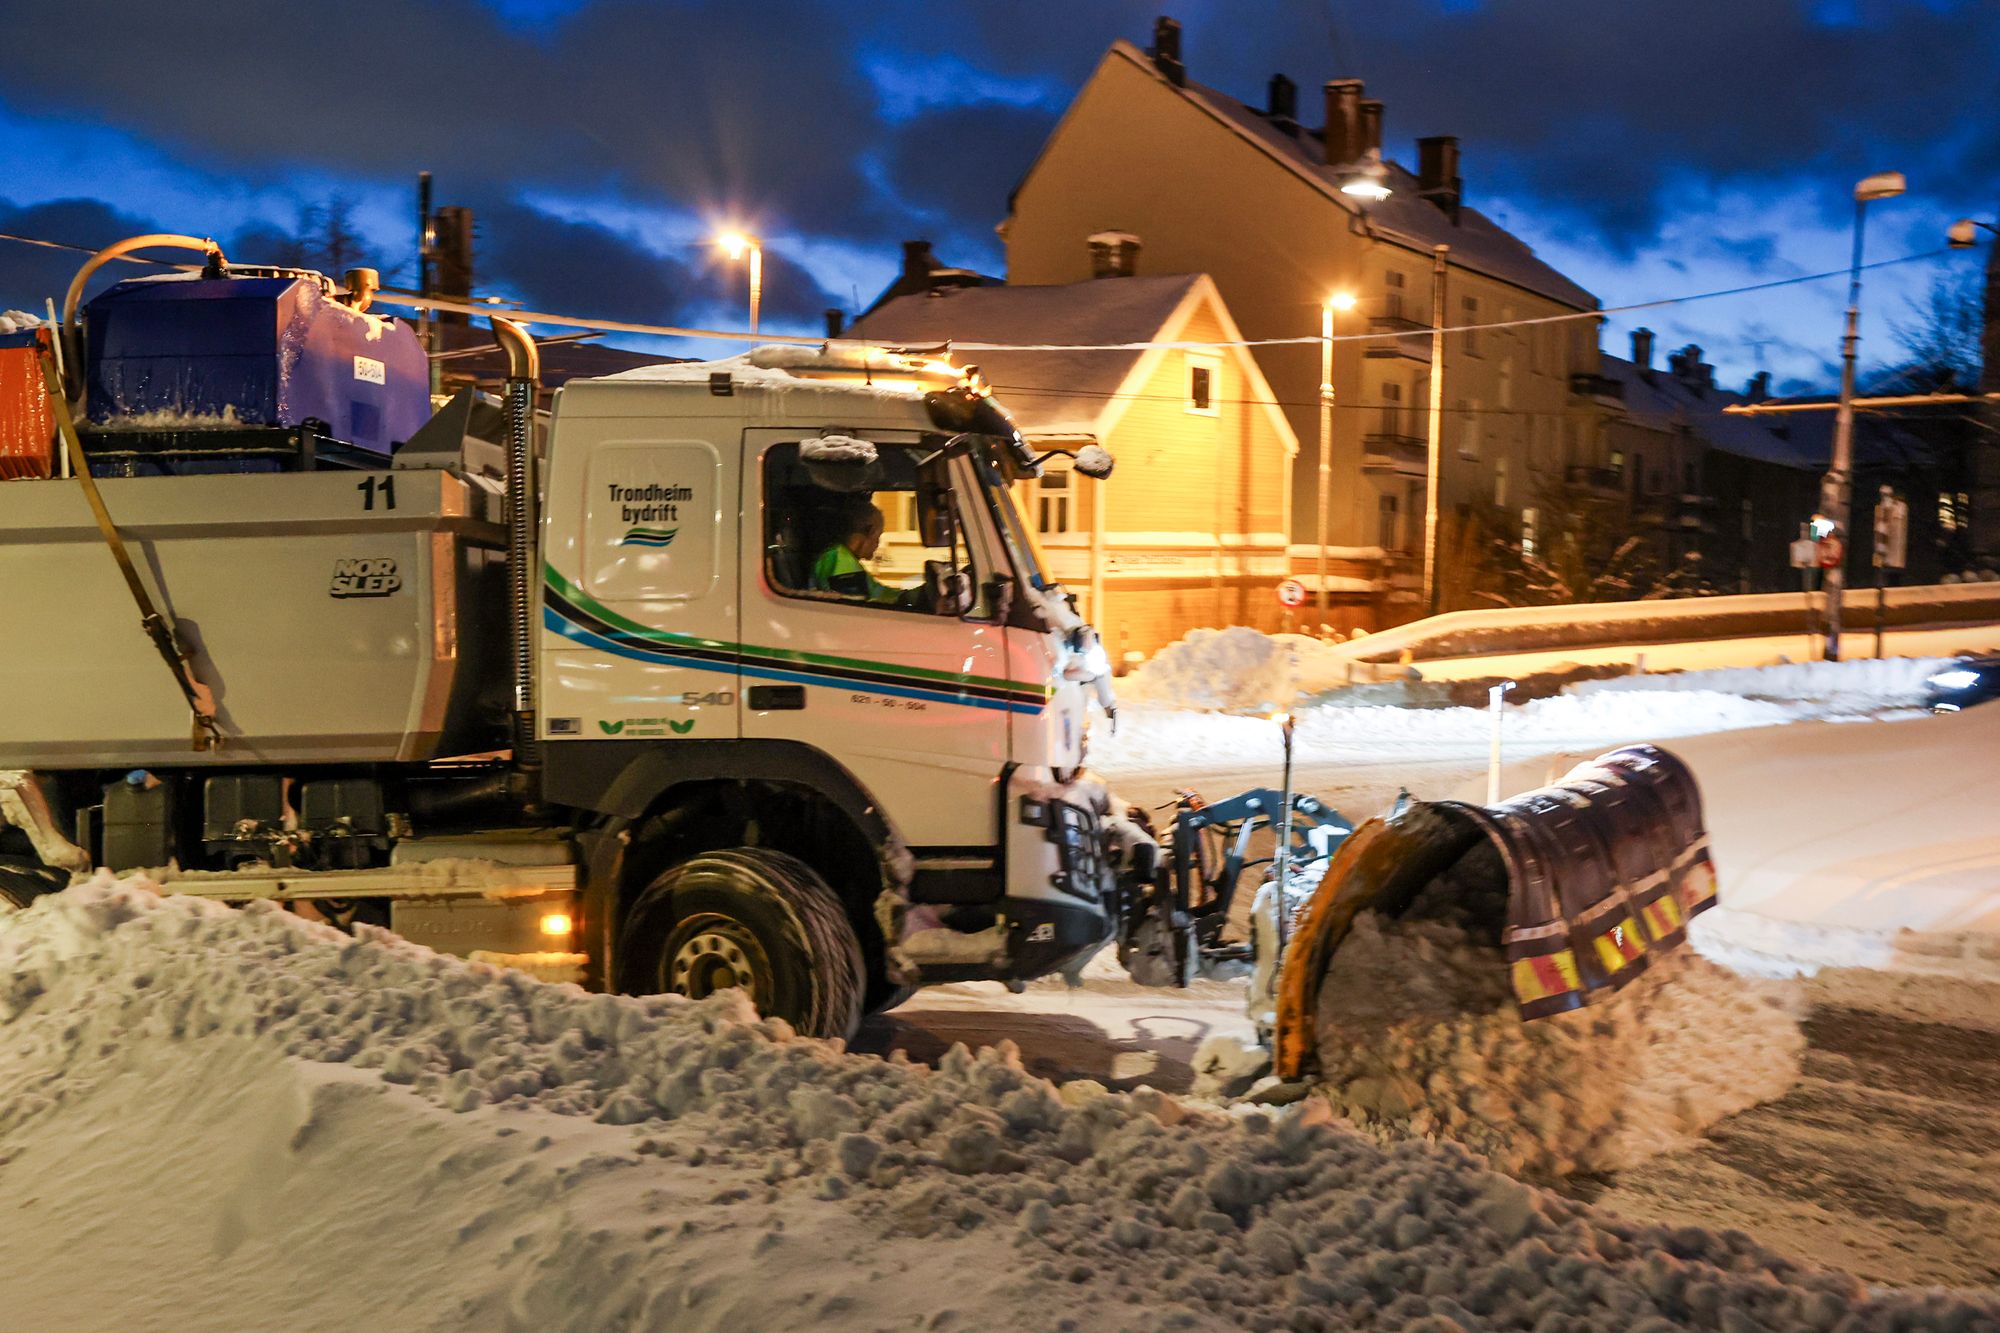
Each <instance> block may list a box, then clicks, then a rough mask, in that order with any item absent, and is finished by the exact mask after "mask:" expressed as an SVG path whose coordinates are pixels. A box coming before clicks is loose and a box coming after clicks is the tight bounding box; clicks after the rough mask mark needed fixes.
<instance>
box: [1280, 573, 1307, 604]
mask: <svg viewBox="0 0 2000 1333" xmlns="http://www.w3.org/2000/svg"><path fill="white" fill-rule="evenodd" d="M1305 604H1306V585H1305V584H1303V583H1300V582H1299V581H1298V580H1297V579H1286V580H1285V581H1284V582H1283V583H1280V584H1279V585H1278V605H1279V606H1304V605H1305Z"/></svg>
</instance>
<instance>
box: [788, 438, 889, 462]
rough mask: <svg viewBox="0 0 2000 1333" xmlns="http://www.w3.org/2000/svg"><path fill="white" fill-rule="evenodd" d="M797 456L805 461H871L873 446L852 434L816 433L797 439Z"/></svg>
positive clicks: (874, 453) (872, 459) (874, 454)
mask: <svg viewBox="0 0 2000 1333" xmlns="http://www.w3.org/2000/svg"><path fill="white" fill-rule="evenodd" d="M799 458H800V460H801V461H802V462H807V463H872V462H874V461H875V458H876V452H875V446H874V445H873V444H871V443H870V442H868V441H867V440H857V439H855V438H854V437H853V436H852V435H818V436H815V437H813V438H812V439H810V440H801V441H799Z"/></svg>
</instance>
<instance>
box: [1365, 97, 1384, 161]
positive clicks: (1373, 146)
mask: <svg viewBox="0 0 2000 1333" xmlns="http://www.w3.org/2000/svg"><path fill="white" fill-rule="evenodd" d="M1370 153H1374V154H1375V155H1376V156H1377V157H1380V156H1381V154H1382V104H1381V103H1380V102H1378V101H1376V100H1375V99H1374V98H1372V97H1369V98H1364V99H1362V102H1361V156H1362V157H1366V156H1368V155H1369V154H1370Z"/></svg>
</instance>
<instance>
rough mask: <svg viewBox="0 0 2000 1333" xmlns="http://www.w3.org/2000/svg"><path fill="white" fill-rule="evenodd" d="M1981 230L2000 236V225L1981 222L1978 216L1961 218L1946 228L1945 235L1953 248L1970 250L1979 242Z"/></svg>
mask: <svg viewBox="0 0 2000 1333" xmlns="http://www.w3.org/2000/svg"><path fill="white" fill-rule="evenodd" d="M1981 231H1990V232H1992V233H1993V234H1994V235H1995V236H2000V227H1996V226H1994V225H1993V224H1992V223H1990V222H1981V221H1979V219H1977V218H1960V219H1959V220H1958V221H1956V222H1954V223H1952V224H1951V226H1950V227H1948V228H1946V229H1945V233H1944V235H1945V240H1947V241H1948V242H1950V244H1951V248H1952V249H1954V250H1970V249H1971V248H1972V247H1973V246H1974V245H1977V244H1978V243H1979V233H1980V232H1981Z"/></svg>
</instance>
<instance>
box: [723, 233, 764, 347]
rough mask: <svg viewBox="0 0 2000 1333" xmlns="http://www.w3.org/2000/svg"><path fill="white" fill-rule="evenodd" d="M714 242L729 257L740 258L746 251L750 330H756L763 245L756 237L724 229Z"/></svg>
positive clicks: (761, 294)
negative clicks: (748, 274)
mask: <svg viewBox="0 0 2000 1333" xmlns="http://www.w3.org/2000/svg"><path fill="white" fill-rule="evenodd" d="M715 243H716V245H717V246H719V247H720V248H721V250H722V253H724V254H726V255H728V256H729V257H730V258H731V259H741V258H743V256H744V254H745V253H746V252H747V253H748V254H749V256H750V332H752V333H755V332H756V331H757V307H758V306H759V305H761V304H762V303H763V300H764V247H763V246H762V245H760V244H758V242H757V238H756V237H754V236H749V235H746V234H744V233H743V232H740V231H726V232H724V233H722V235H720V236H718V237H716V238H715Z"/></svg>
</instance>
